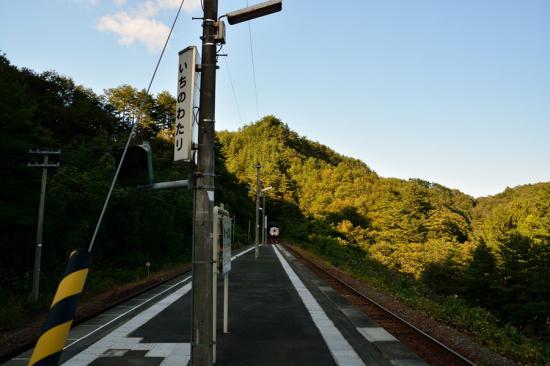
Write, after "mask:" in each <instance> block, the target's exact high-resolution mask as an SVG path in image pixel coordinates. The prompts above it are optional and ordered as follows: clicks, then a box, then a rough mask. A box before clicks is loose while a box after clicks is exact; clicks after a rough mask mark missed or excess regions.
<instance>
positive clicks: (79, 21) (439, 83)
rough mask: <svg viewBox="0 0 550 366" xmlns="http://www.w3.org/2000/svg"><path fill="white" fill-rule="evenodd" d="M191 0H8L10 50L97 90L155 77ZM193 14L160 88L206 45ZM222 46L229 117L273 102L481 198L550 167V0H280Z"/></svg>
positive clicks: (387, 170) (31, 64) (269, 108)
mask: <svg viewBox="0 0 550 366" xmlns="http://www.w3.org/2000/svg"><path fill="white" fill-rule="evenodd" d="M249 2H250V4H253V3H256V2H257V1H252V0H250V1H249ZM179 3H180V0H150V1H137V0H136V1H132V0H49V1H36V0H18V1H7V0H2V1H0V52H3V53H5V54H6V56H7V57H8V59H9V60H10V61H11V62H12V64H14V65H16V66H18V67H27V68H30V69H33V70H35V71H37V72H42V71H46V70H55V71H57V72H59V73H60V74H62V75H66V76H69V77H71V78H73V79H74V80H75V82H76V83H78V84H82V85H85V86H87V87H90V88H92V89H93V90H94V91H95V92H97V93H102V92H103V90H104V89H108V88H112V87H116V86H119V85H122V84H130V85H132V86H135V87H137V88H145V87H146V86H147V84H148V82H149V79H150V77H151V74H152V72H153V69H154V66H155V64H156V62H157V59H158V56H159V54H160V50H161V48H162V45H163V43H164V40H165V37H166V35H167V34H168V30H169V27H170V26H171V24H172V21H173V18H174V16H175V14H176V12H177V8H178V6H179ZM219 3H220V4H219V6H220V9H219V14H220V15H222V14H225V13H227V12H229V11H232V10H236V9H239V8H242V7H245V6H246V5H247V0H219ZM192 16H195V17H199V16H201V7H200V0H185V3H184V11H183V12H182V14H181V15H180V18H179V20H178V22H177V24H176V27H175V28H174V33H173V36H172V38H171V40H170V42H169V45H168V48H167V51H166V54H165V57H164V59H163V61H162V63H161V65H160V68H159V72H158V75H157V77H156V78H155V82H154V84H153V86H152V92H153V93H158V92H160V91H163V90H168V91H170V92H171V93H172V94H175V92H176V80H177V57H178V56H177V53H178V51H179V50H181V49H184V48H185V47H187V46H189V45H197V46H199V49H200V39H199V37H200V33H201V31H202V29H201V23H200V21H198V20H192V19H191V17H192ZM251 40H252V42H251ZM222 53H227V54H228V57H226V58H220V62H219V66H220V69H219V71H218V74H217V96H216V98H217V99H216V129H217V130H232V131H234V130H237V129H239V128H241V127H243V126H244V125H246V124H248V123H251V122H254V121H256V120H258V119H259V118H261V117H262V116H265V115H275V116H277V117H279V118H280V119H281V120H282V121H283V122H285V123H287V124H288V126H289V127H290V128H291V129H293V130H295V131H297V132H298V133H299V134H301V135H303V136H306V137H308V138H310V139H312V140H315V141H319V142H320V143H322V144H325V145H327V146H329V147H331V148H333V149H334V150H336V151H337V152H339V153H342V154H344V155H347V156H351V157H355V158H358V159H361V160H363V161H364V162H365V163H366V164H367V165H369V167H371V168H372V169H373V170H375V171H376V172H377V173H378V174H379V175H381V176H384V177H398V178H403V179H408V178H421V179H424V180H427V181H431V182H437V183H440V184H443V185H445V186H447V187H450V188H457V189H460V190H461V191H463V192H465V193H468V194H470V195H472V196H475V197H478V196H486V195H492V194H496V193H498V192H501V191H503V190H504V189H505V188H506V187H513V186H516V185H520V184H527V183H536V182H541V181H550V2H549V1H547V0H522V1H516V0H514V1H511V0H484V1H479V0H454V1H453V0H448V1H441V0H414V1H411V0H384V1H381V0H378V1H371V0H352V1H312V0H310V1H307V0H283V11H282V12H281V13H277V14H273V15H269V16H266V17H263V18H260V19H256V20H254V21H252V22H250V23H242V24H238V25H233V26H229V25H228V26H227V44H226V45H225V46H224V48H223V51H222ZM252 54H253V60H254V62H253V63H252ZM253 66H254V67H253ZM253 69H254V71H255V73H253ZM254 74H255V80H256V83H255V84H256V88H255V87H254ZM230 80H232V83H233V86H234V90H235V93H233V89H232V87H231V82H230ZM255 90H256V93H255ZM256 100H257V103H256Z"/></svg>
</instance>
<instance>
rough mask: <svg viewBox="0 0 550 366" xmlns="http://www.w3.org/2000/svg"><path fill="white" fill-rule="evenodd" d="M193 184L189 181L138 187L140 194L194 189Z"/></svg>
mask: <svg viewBox="0 0 550 366" xmlns="http://www.w3.org/2000/svg"><path fill="white" fill-rule="evenodd" d="M192 186H193V184H192V182H191V181H189V180H174V181H171V182H161V183H153V184H145V185H142V186H138V187H137V189H138V191H140V192H148V191H158V190H161V189H173V188H192Z"/></svg>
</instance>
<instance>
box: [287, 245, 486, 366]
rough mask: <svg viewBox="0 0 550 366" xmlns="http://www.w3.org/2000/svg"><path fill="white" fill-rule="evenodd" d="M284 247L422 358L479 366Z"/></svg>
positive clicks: (452, 365) (450, 364)
mask: <svg viewBox="0 0 550 366" xmlns="http://www.w3.org/2000/svg"><path fill="white" fill-rule="evenodd" d="M284 247H285V248H286V249H287V250H288V251H290V252H291V253H292V254H294V255H295V256H296V257H298V258H299V259H300V260H301V261H303V262H304V263H305V264H306V266H308V267H309V268H310V269H311V270H312V271H313V272H314V273H315V274H317V275H318V276H319V277H321V278H322V279H323V280H325V281H326V282H327V284H329V285H331V286H332V287H333V288H334V289H335V290H336V291H338V292H340V293H341V294H342V295H345V297H346V298H347V300H348V301H350V303H352V304H353V305H355V306H356V307H357V308H359V309H360V310H362V311H363V312H364V313H365V314H367V315H368V316H369V317H370V318H371V319H373V320H374V321H376V322H377V323H378V324H380V326H381V327H383V328H384V329H386V330H387V331H388V332H390V333H391V334H392V335H393V336H394V337H396V338H397V339H399V341H401V343H403V344H404V345H405V346H407V347H408V348H409V349H410V350H412V351H413V352H415V353H416V354H417V355H418V356H419V357H420V358H422V359H423V360H425V361H426V362H428V363H429V364H431V365H445V366H455V365H456V366H463V365H469V366H476V363H474V362H473V361H471V360H469V359H468V358H466V357H464V356H463V355H461V354H459V353H458V352H456V351H455V350H453V349H452V348H450V347H448V346H447V345H445V344H444V343H442V342H440V341H439V340H437V339H435V338H434V337H432V336H430V335H429V334H427V333H426V332H424V331H422V330H421V329H419V328H418V327H416V326H415V325H413V324H411V323H410V322H408V321H407V320H405V319H403V318H402V317H400V316H399V315H397V314H395V313H394V312H392V311H391V310H389V309H387V308H385V307H384V306H382V305H380V304H379V303H378V302H376V301H375V300H373V299H371V298H370V297H369V296H367V295H365V294H364V293H362V292H361V291H359V290H357V289H356V288H354V287H353V286H352V285H350V284H349V283H347V282H346V281H344V280H342V279H341V278H339V277H337V276H335V275H334V274H332V273H331V272H330V271H328V270H326V269H325V268H323V267H321V266H319V265H318V264H317V263H315V262H313V261H311V260H310V259H309V258H307V257H305V256H303V255H302V254H301V253H299V252H298V251H296V250H294V248H292V247H291V246H288V245H286V244H285V245H284Z"/></svg>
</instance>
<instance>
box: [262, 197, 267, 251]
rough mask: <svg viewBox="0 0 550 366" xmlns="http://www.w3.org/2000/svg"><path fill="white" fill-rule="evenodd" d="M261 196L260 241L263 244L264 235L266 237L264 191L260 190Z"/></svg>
mask: <svg viewBox="0 0 550 366" xmlns="http://www.w3.org/2000/svg"><path fill="white" fill-rule="evenodd" d="M262 198H263V203H262V223H263V224H262V226H263V230H262V243H263V244H264V245H265V244H266V243H265V237H266V230H267V228H266V226H267V225H266V221H265V217H266V216H265V192H262Z"/></svg>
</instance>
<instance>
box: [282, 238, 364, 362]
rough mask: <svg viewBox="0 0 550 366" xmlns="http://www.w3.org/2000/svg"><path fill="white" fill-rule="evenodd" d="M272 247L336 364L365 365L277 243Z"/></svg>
mask: <svg viewBox="0 0 550 366" xmlns="http://www.w3.org/2000/svg"><path fill="white" fill-rule="evenodd" d="M273 249H274V250H275V254H277V257H278V258H279V261H280V262H281V265H282V266H283V269H284V270H285V272H286V274H287V276H288V278H289V279H290V282H292V285H294V288H295V289H296V291H297V292H298V295H300V299H302V302H303V303H304V305H305V306H306V308H307V310H308V311H309V314H310V315H311V318H312V319H313V322H314V323H315V325H316V326H317V329H319V332H320V333H321V336H322V337H323V339H324V340H325V343H326V344H327V346H328V349H329V350H330V353H331V354H332V357H333V358H334V361H335V362H336V364H337V365H346V366H358V365H365V364H364V363H363V360H361V358H360V357H359V355H357V353H356V352H355V350H354V349H353V347H352V346H351V345H350V344H349V343H348V341H347V340H346V339H345V338H344V336H343V335H342V333H340V331H339V330H338V328H336V326H335V325H334V323H333V322H332V320H330V319H329V317H328V316H327V314H326V313H325V312H324V310H323V308H321V306H320V305H319V303H318V302H317V300H315V298H314V297H313V295H312V294H311V292H309V290H308V289H307V287H306V286H305V285H304V283H303V282H302V280H300V278H299V277H298V275H296V272H294V270H293V269H292V268H291V267H290V265H289V264H288V262H287V260H286V259H285V258H284V257H283V256H282V255H281V253H279V250H281V249H280V247H279V246H278V245H274V246H273Z"/></svg>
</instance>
